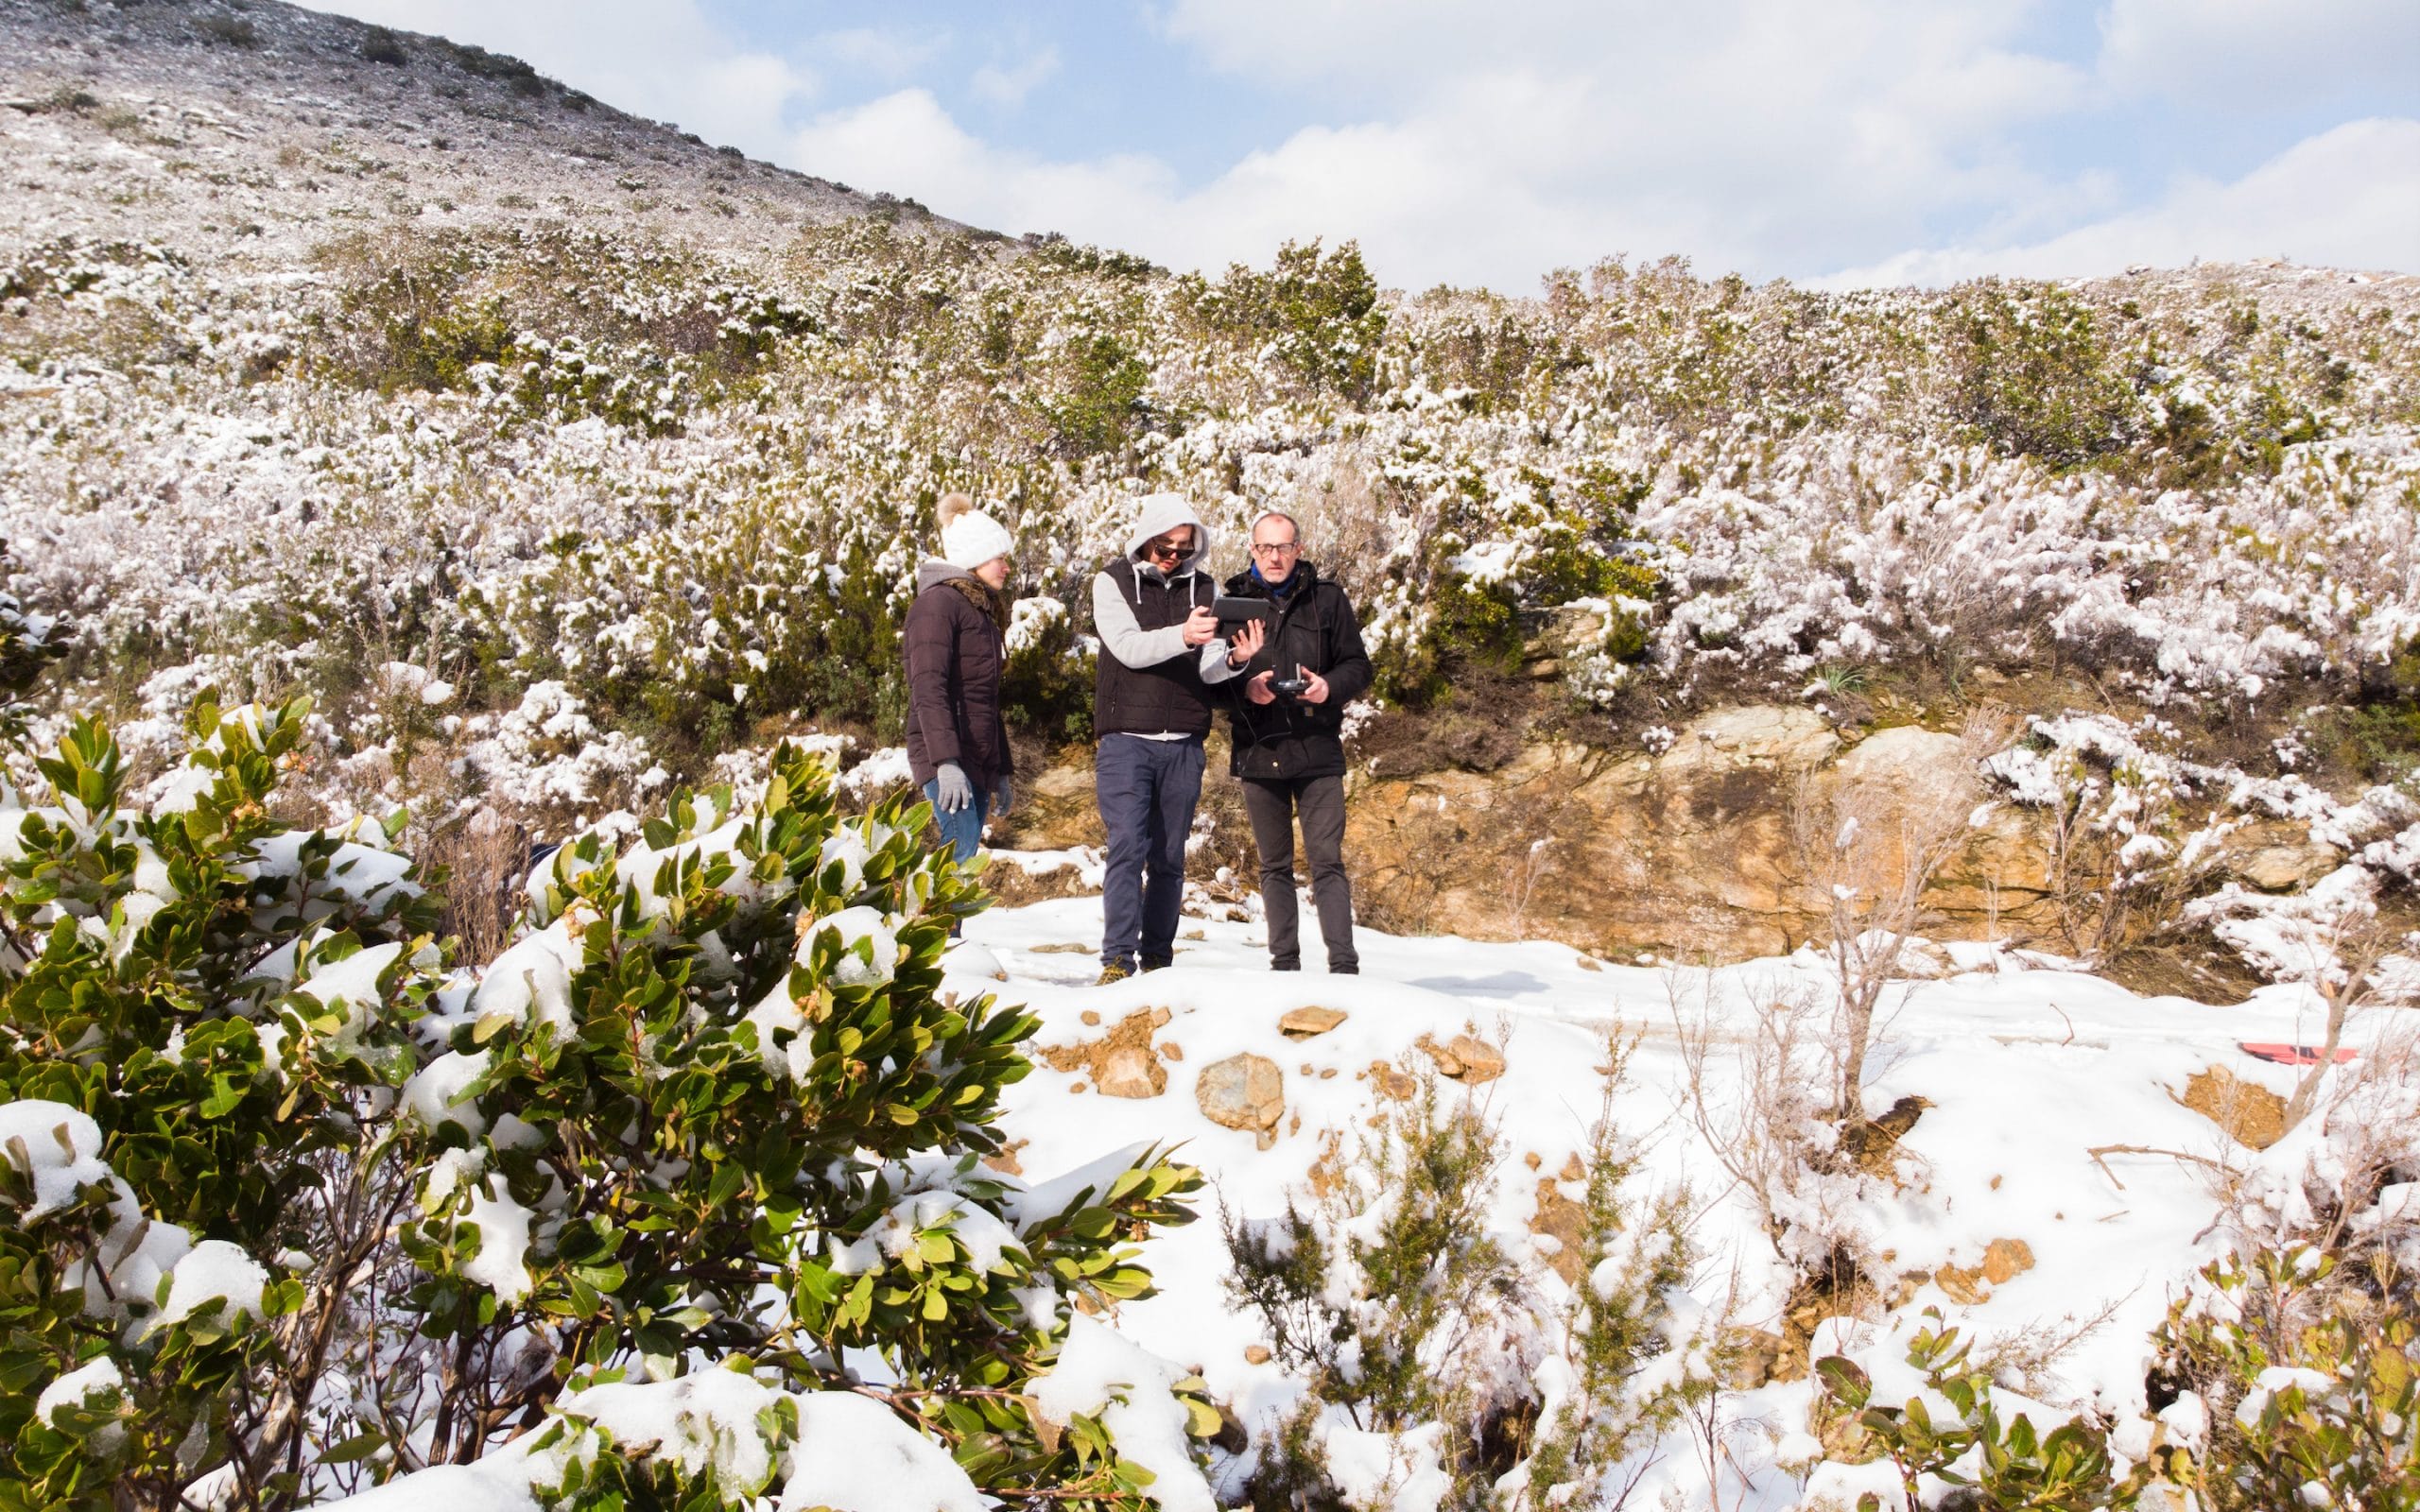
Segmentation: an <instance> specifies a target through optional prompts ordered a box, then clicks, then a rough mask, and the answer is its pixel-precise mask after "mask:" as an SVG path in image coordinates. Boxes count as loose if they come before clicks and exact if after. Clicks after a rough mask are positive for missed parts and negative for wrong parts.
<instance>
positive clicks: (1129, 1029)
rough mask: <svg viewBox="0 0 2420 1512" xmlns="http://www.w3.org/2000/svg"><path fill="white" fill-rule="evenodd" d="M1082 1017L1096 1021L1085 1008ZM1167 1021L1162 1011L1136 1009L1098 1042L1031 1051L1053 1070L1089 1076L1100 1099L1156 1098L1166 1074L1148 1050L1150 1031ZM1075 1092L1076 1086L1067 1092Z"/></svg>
mask: <svg viewBox="0 0 2420 1512" xmlns="http://www.w3.org/2000/svg"><path fill="white" fill-rule="evenodd" d="M1083 1018H1084V1021H1085V1022H1087V1023H1098V1022H1100V1015H1098V1014H1097V1013H1094V1012H1093V1011H1092V1010H1091V1009H1089V1008H1087V1009H1086V1010H1085V1011H1084V1014H1083ZM1167 1022H1168V1010H1167V1009H1166V1008H1136V1009H1135V1010H1134V1011H1133V1012H1132V1013H1130V1014H1128V1015H1127V1016H1126V1017H1124V1018H1123V1019H1120V1020H1118V1021H1117V1023H1116V1024H1115V1027H1113V1028H1112V1029H1111V1030H1110V1031H1109V1033H1107V1034H1105V1035H1103V1036H1102V1037H1101V1038H1099V1039H1098V1040H1082V1041H1080V1042H1078V1043H1076V1044H1072V1045H1036V1046H1034V1051H1035V1053H1036V1054H1038V1055H1039V1056H1041V1057H1042V1059H1043V1063H1044V1064H1045V1065H1047V1066H1048V1067H1049V1068H1050V1069H1051V1070H1053V1071H1058V1072H1072V1071H1084V1072H1089V1073H1091V1074H1092V1079H1093V1082H1094V1083H1095V1085H1097V1086H1098V1088H1099V1091H1100V1094H1101V1095H1102V1096H1104V1097H1157V1096H1158V1095H1159V1094H1160V1093H1161V1092H1163V1091H1167V1084H1168V1074H1167V1069H1166V1068H1165V1067H1163V1066H1162V1065H1161V1064H1160V1056H1159V1052H1158V1051H1157V1050H1155V1049H1154V1048H1153V1047H1152V1044H1151V1031H1153V1030H1154V1029H1157V1028H1159V1027H1160V1026H1161V1025H1162V1024H1165V1023H1167ZM1079 1090H1080V1086H1079V1087H1075V1088H1070V1089H1069V1091H1079Z"/></svg>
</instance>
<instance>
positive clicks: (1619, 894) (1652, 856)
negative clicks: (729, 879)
mask: <svg viewBox="0 0 2420 1512" xmlns="http://www.w3.org/2000/svg"><path fill="white" fill-rule="evenodd" d="M2012 723H2013V720H2012ZM1975 756H1976V752H1975V751H1973V750H1971V749H1969V748H1968V747H1967V744H1966V742H1965V741H1963V740H1962V738H1961V737H1960V736H1958V735H1955V734H1950V733H1947V732H1945V731H1942V730H1928V729H1926V728H1924V727H1922V726H1919V725H1901V726H1896V727H1893V728H1888V729H1882V730H1874V731H1873V732H1872V733H1869V734H1865V735H1863V736H1862V737H1861V738H1858V737H1856V736H1854V735H1852V736H1849V737H1844V736H1843V735H1842V733H1841V731H1840V730H1838V729H1836V728H1835V727H1834V726H1833V724H1832V723H1831V722H1830V721H1828V720H1826V719H1825V718H1824V717H1823V716H1822V715H1821V714H1819V713H1816V712H1814V711H1813V710H1811V709H1806V708H1800V707H1795V706H1786V705H1754V706H1747V707H1740V708H1732V709H1724V710H1718V711H1716V712H1714V713H1708V714H1706V715H1704V716H1703V717H1702V718H1699V719H1697V720H1696V721H1694V722H1692V723H1690V724H1689V725H1687V726H1685V728H1683V729H1682V730H1679V731H1678V733H1677V734H1676V735H1675V737H1674V738H1673V739H1672V741H1671V742H1670V744H1669V746H1668V747H1667V748H1665V749H1664V750H1662V751H1661V752H1651V751H1649V750H1646V749H1638V750H1633V751H1627V752H1623V751H1608V750H1602V749H1594V748H1590V747H1582V746H1578V745H1564V744H1552V743H1540V744H1531V745H1529V746H1525V747H1521V748H1520V749H1519V750H1518V751H1517V753H1516V754H1515V755H1514V756H1513V759H1512V760H1511V761H1510V762H1508V763H1505V764H1504V765H1498V766H1495V768H1494V769H1492V770H1487V771H1473V770H1464V769H1461V768H1459V767H1452V768H1447V769H1443V770H1436V771H1425V772H1419V773H1415V774H1410V775H1392V774H1389V773H1387V772H1386V771H1385V770H1384V769H1383V768H1381V769H1380V770H1379V771H1377V772H1375V773H1374V772H1372V771H1370V770H1368V769H1364V770H1362V771H1359V772H1357V773H1356V774H1355V776H1354V777H1353V778H1352V779H1351V780H1350V783H1351V786H1350V793H1351V797H1350V800H1349V810H1348V813H1349V823H1350V829H1349V832H1348V836H1347V851H1346V854H1347V858H1348V862H1349V864H1350V866H1351V868H1352V870H1353V885H1354V904H1355V910H1356V912H1357V914H1358V915H1359V917H1360V918H1361V919H1364V920H1365V921H1367V922H1369V923H1371V924H1373V925H1375V926H1377V927H1379V928H1382V929H1390V930H1396V931H1401V932H1405V933H1443V932H1450V933H1453V934H1459V935H1464V936H1472V937H1474V938H1481V939H1490V938H1493V939H1503V938H1516V937H1527V938H1534V939H1553V940H1561V941H1563V942H1564V943H1566V944H1569V945H1572V946H1576V947H1578V948H1580V949H1582V950H1586V951H1591V952H1595V953H1599V954H1613V955H1623V956H1634V955H1638V954H1655V955H1659V956H1670V957H1677V958H1681V959H1692V960H1693V959H1701V958H1711V959H1714V960H1718V961H1722V960H1740V959H1746V958H1749V957H1753V956H1758V955H1767V954H1780V953H1784V952H1787V951H1789V950H1791V949H1794V948H1795V947H1797V946H1798V945H1800V944H1801V943H1804V942H1806V941H1807V940H1809V939H1815V938H1820V937H1822V936H1824V933H1825V932H1826V930H1827V928H1828V925H1829V902H1828V878H1827V877H1826V876H1825V875H1824V861H1825V851H1826V850H1827V847H1828V844H1829V841H1830V838H1831V836H1832V834H1833V833H1835V830H1834V826H1835V825H1836V823H1837V816H1839V815H1840V814H1841V813H1843V812H1851V811H1854V812H1856V813H1858V815H1859V816H1860V817H1861V824H1862V825H1863V828H1864V833H1866V835H1867V836H1868V842H1867V843H1868V844H1869V845H1870V846H1871V848H1872V849H1871V852H1870V853H1869V854H1868V855H1866V856H1864V857H1862V858H1861V861H1862V863H1863V865H1862V868H1861V871H1860V880H1861V881H1862V882H1864V883H1865V884H1866V885H1875V886H1887V885H1892V884H1893V883H1894V882H1895V880H1896V877H1897V876H1898V875H1900V874H1901V873H1902V872H1903V870H1904V868H1905V865H1906V857H1905V855H1904V854H1903V853H1902V848H1901V846H1900V845H1899V843H1898V841H1897V838H1896V837H1897V836H1899V835H1901V834H1903V833H1906V828H1907V826H1908V825H1909V824H1910V823H1915V822H1917V821H1919V820H1921V819H1922V818H1923V817H1924V816H1928V815H1931V816H1941V815H1946V816H1948V818H1949V820H1950V822H1951V823H1952V824H1953V825H1954V826H1955V827H1958V828H1959V829H1960V830H1961V831H1962V833H1961V835H1960V838H1959V842H1958V844H1957V845H1956V847H1955V849H1954V851H1952V853H1951V854H1950V855H1949V856H1948V858H1947V860H1946V861H1945V863H1944V864H1943V865H1941V866H1940V867H1939V868H1938V869H1937V870H1936V871H1935V872H1934V873H1933V875H1932V881H1931V885H1929V886H1928V887H1927V890H1926V892H1925V895H1924V918H1923V919H1922V921H1921V924H1920V926H1919V927H1920V928H1921V929H1922V931H1923V932H1924V933H1925V934H1926V935H1927V936H1932V937H1934V938H1936V939H1962V938H1987V937H1999V938H2011V939H2020V940H2021V939H2026V938H2048V939H2051V940H2053V942H2054V944H2055V942H2056V939H2057V936H2056V935H2055V920H2054V919H2053V918H2052V914H2053V910H2052V908H2051V907H2050V905H2049V902H2048V900H2049V896H2050V891H2051V888H2052V881H2051V860H2050V851H2049V845H2048V833H2047V827H2046V816H2044V814H2043V813H2042V812H2041V811H2039V810H2032V809H2026V808H2021V807H2018V806H2016V805H2014V804H2012V803H2008V802H2004V801H2003V802H1996V803H1995V802H1989V801H1988V799H1989V795H1988V794H1987V793H1986V792H1985V791H1984V790H1983V788H1982V787H1981V785H1980V784H1979V781H1978V778H1977V773H1976V763H1975ZM1215 765H1222V764H1214V770H1215ZM1226 781H1227V780H1226V779H1225V778H1224V777H1223V776H1217V775H1214V776H1213V777H1212V778H1211V782H1212V783H1214V784H1217V783H1223V782H1226ZM1031 786H1032V792H1033V793H1034V795H1035V799H1034V801H1033V802H1032V804H1031V805H1030V807H1028V806H1027V805H1026V804H1024V803H1021V804H1020V808H1021V809H1023V810H1024V811H1025V812H1023V813H1021V814H1020V815H1019V816H1018V817H1017V820H1016V822H1017V824H1018V826H1019V828H1018V832H1017V839H1016V843H1018V844H1021V845H1025V846H1064V845H1072V844H1080V843H1090V842H1094V841H1097V840H1098V818H1097V816H1095V815H1094V814H1093V811H1092V806H1091V798H1092V779H1091V772H1090V770H1089V768H1087V767H1081V766H1071V767H1064V768H1054V769H1053V770H1052V771H1050V772H1047V773H1045V774H1043V775H1042V776H1040V777H1039V778H1038V779H1037V780H1036V781H1035V782H1034V783H1033V784H1031ZM1213 796H1215V795H1213ZM1978 816H1979V822H1974V823H1970V822H1969V821H1970V820H1971V819H1974V818H1976V817H1978ZM2341 860H2342V855H2341V853H2340V852H2338V851H2333V850H2331V849H2330V848H2329V847H2327V846H2325V845H2323V844H2319V843H2317V842H2315V841H2313V840H2311V839H2310V837H2309V835H2308V833H2307V831H2306V830H2305V828H2304V827H2303V826H2301V825H2298V824H2290V823H2285V822H2281V821H2272V820H2260V821H2255V822H2252V823H2249V824H2247V825H2245V826H2244V827H2243V828H2241V829H2239V830H2238V831H2237V832H2236V833H2234V834H2233V835H2231V836H2230V837H2229V839H2228V840H2227V842H2225V844H2224V845H2223V846H2222V848H2221V851H2220V853H2219V857H2218V861H2219V866H2220V868H2221V872H2222V873H2223V874H2225V875H2230V876H2233V877H2236V878H2238V879H2240V880H2242V881H2243V882H2245V883H2246V884H2248V885H2252V886H2255V887H2258V888H2262V889H2265V890H2290V889H2293V888H2297V887H2301V886H2306V885H2308V884H2309V882H2310V881H2311V880H2312V879H2314V878H2316V877H2319V876H2324V875H2325V874H2326V872H2327V871H2329V870H2330V869H2332V868H2334V867H2335V866H2336V865H2338V864H2339V863H2340V862H2341ZM1926 959H1928V958H1918V959H1914V960H1911V962H1910V969H1911V970H1914V969H1916V968H1919V967H1922V966H1924V965H1925V962H1926ZM1937 964H1938V965H1939V967H1940V969H1942V970H1946V969H1947V963H1946V962H1945V961H1942V962H1939V963H1937Z"/></svg>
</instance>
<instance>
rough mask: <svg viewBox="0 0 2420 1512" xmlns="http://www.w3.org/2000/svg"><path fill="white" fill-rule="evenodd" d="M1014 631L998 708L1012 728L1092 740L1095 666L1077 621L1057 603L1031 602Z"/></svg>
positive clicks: (1046, 600) (1012, 630) (1052, 735)
mask: <svg viewBox="0 0 2420 1512" xmlns="http://www.w3.org/2000/svg"><path fill="white" fill-rule="evenodd" d="M1028 603H1029V608H1027V609H1025V610H1022V611H1021V613H1022V614H1023V615H1024V618H1023V619H1021V620H1020V621H1019V622H1018V624H1016V625H1014V626H1012V627H1011V631H1010V637H1009V654H1008V664H1007V665H1006V666H1005V667H1003V668H1002V669H1001V676H1000V706H1001V708H1002V709H1003V710H1004V711H1006V712H1007V713H1008V716H1009V719H1010V721H1011V723H1013V724H1016V725H1019V726H1022V727H1024V728H1026V729H1029V730H1039V731H1041V732H1042V733H1043V734H1044V735H1046V736H1047V737H1050V738H1054V739H1062V740H1068V741H1082V740H1089V739H1091V738H1092V731H1093V673H1094V662H1093V658H1092V656H1090V655H1087V654H1086V653H1085V652H1084V650H1083V648H1082V646H1081V644H1080V642H1079V641H1078V639H1077V636H1076V624H1075V618H1074V616H1072V615H1070V614H1068V613H1067V612H1066V610H1064V609H1063V608H1062V607H1061V606H1060V604H1059V601H1058V600H1056V599H1034V600H1029V601H1028Z"/></svg>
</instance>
